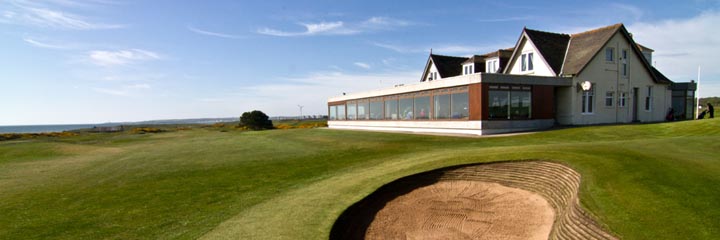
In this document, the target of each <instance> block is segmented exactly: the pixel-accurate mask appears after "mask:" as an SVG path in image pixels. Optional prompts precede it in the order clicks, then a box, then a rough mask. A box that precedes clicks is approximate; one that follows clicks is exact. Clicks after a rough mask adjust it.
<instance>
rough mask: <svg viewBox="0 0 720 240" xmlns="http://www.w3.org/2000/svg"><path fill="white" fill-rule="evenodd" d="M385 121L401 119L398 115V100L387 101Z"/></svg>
mask: <svg viewBox="0 0 720 240" xmlns="http://www.w3.org/2000/svg"><path fill="white" fill-rule="evenodd" d="M385 119H387V120H398V119H400V116H399V115H398V100H397V99H388V100H385Z"/></svg>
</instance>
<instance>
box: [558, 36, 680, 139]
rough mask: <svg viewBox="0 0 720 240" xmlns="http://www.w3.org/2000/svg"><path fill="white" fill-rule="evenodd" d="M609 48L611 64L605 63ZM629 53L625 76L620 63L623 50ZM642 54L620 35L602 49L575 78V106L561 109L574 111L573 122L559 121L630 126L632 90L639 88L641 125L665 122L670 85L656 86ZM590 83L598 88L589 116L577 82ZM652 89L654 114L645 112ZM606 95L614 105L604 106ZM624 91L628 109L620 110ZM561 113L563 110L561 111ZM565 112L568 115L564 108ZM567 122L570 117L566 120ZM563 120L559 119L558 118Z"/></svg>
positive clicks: (639, 118)
mask: <svg viewBox="0 0 720 240" xmlns="http://www.w3.org/2000/svg"><path fill="white" fill-rule="evenodd" d="M607 47H613V48H615V60H614V61H612V62H608V61H605V49H606V48H607ZM623 49H626V50H627V51H628V59H627V60H626V61H627V63H628V76H627V77H623V76H622V72H621V70H622V65H621V64H622V60H620V57H621V56H622V55H621V51H622V50H623ZM642 57H643V56H642V55H638V54H636V53H635V51H633V49H632V48H631V45H630V42H628V41H627V39H626V38H625V37H624V36H623V35H622V33H620V32H618V33H616V34H615V36H613V37H612V38H611V39H610V41H608V43H607V44H606V45H605V46H603V48H602V49H601V50H600V52H599V53H598V54H597V55H596V56H595V57H594V58H593V59H592V60H591V61H590V62H589V63H588V65H587V66H586V67H585V69H583V70H582V72H580V74H578V75H577V76H575V77H574V78H573V86H572V87H571V88H572V90H571V91H570V94H572V95H573V97H572V101H573V104H567V103H565V102H561V104H562V107H563V108H566V107H570V108H572V114H571V115H572V121H570V123H567V122H566V121H565V120H563V121H560V123H562V124H575V125H586V124H602V123H627V122H631V121H632V120H633V119H632V118H633V112H632V111H633V104H634V103H633V89H634V88H638V90H639V92H638V120H640V121H641V122H657V121H663V120H664V119H665V114H666V113H667V109H668V107H670V100H668V99H671V96H670V91H669V90H668V85H664V84H657V83H655V82H654V80H653V79H652V76H651V75H650V73H649V72H648V70H647V69H646V68H645V67H644V66H643V63H642V61H641V60H640V58H642ZM583 81H590V82H592V83H593V84H594V88H595V101H594V112H593V113H590V114H584V113H582V91H580V90H578V83H580V82H583ZM648 86H652V87H653V89H652V90H653V104H652V105H653V107H652V110H651V111H645V97H646V96H647V87H648ZM607 92H613V93H614V102H613V106H611V107H607V106H605V94H606V93H607ZM621 92H625V93H626V96H627V99H626V106H625V107H619V105H618V103H619V101H618V100H619V96H620V93H621ZM559 112H561V111H559ZM562 112H566V111H565V110H564V109H563V110H562ZM563 119H567V118H563ZM559 120H560V119H559Z"/></svg>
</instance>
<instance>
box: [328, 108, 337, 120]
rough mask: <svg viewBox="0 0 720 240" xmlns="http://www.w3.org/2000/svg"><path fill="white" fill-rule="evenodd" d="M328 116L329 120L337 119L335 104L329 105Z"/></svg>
mask: <svg viewBox="0 0 720 240" xmlns="http://www.w3.org/2000/svg"><path fill="white" fill-rule="evenodd" d="M328 118H329V119H330V120H337V106H330V114H329V116H328Z"/></svg>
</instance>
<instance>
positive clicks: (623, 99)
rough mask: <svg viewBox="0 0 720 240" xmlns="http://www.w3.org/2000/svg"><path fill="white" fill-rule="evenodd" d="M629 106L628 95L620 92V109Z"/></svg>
mask: <svg viewBox="0 0 720 240" xmlns="http://www.w3.org/2000/svg"><path fill="white" fill-rule="evenodd" d="M626 105H627V93H626V92H620V94H619V96H618V107H621V108H624V107H625V106H626Z"/></svg>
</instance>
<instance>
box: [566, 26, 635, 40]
mask: <svg viewBox="0 0 720 240" xmlns="http://www.w3.org/2000/svg"><path fill="white" fill-rule="evenodd" d="M620 26H623V23H616V24H613V25H609V26H604V27H599V28H595V29H590V30H587V31H584V32H579V33H572V34H570V36H571V37H575V36H577V35H585V34H590V33H595V32H599V31H602V30H607V29H611V28H619V27H620Z"/></svg>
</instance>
